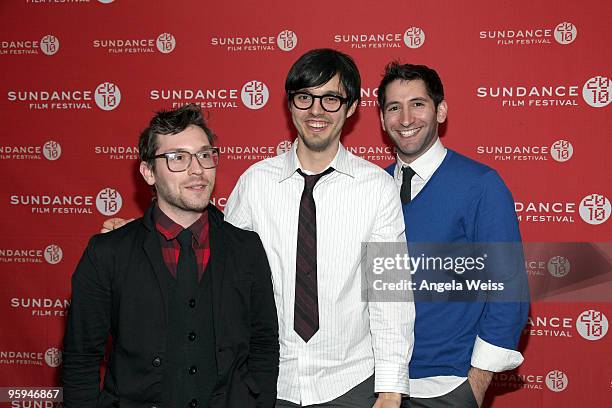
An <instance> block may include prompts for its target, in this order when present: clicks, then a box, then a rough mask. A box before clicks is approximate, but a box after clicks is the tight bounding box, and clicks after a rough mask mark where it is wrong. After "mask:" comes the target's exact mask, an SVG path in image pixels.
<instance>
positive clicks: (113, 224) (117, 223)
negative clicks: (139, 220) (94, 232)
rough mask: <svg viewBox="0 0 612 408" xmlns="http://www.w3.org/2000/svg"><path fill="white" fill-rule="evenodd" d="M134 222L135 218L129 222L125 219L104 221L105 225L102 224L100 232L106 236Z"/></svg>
mask: <svg viewBox="0 0 612 408" xmlns="http://www.w3.org/2000/svg"><path fill="white" fill-rule="evenodd" d="M132 221H134V219H133V218H130V219H129V220H126V219H124V218H109V219H108V220H106V221H104V224H102V229H101V230H100V232H101V233H103V234H104V233H106V232H109V231H112V230H114V229H117V228H120V227H123V226H124V225H125V224H127V223H128V222H132Z"/></svg>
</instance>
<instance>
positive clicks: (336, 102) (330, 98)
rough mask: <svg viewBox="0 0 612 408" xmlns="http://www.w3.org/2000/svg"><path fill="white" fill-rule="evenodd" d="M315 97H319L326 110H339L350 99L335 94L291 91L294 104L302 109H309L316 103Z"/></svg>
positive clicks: (290, 94) (290, 95) (290, 98)
mask: <svg viewBox="0 0 612 408" xmlns="http://www.w3.org/2000/svg"><path fill="white" fill-rule="evenodd" d="M315 99H318V100H319V102H320V103H321V107H322V108H323V109H324V110H325V111H326V112H330V113H332V112H338V111H339V110H340V108H341V107H342V104H344V103H346V102H347V101H348V99H347V98H344V97H342V96H339V95H334V94H325V95H313V94H311V93H308V92H290V93H289V100H291V103H292V104H293V106H295V107H296V108H297V109H300V110H308V109H310V108H311V107H312V105H313V104H314V101H315Z"/></svg>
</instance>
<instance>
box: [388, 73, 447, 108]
mask: <svg viewBox="0 0 612 408" xmlns="http://www.w3.org/2000/svg"><path fill="white" fill-rule="evenodd" d="M397 79H399V80H402V81H412V80H413V79H420V80H422V81H423V82H424V83H425V89H427V95H429V97H430V98H431V99H433V102H434V107H435V108H436V110H437V109H438V105H440V102H442V101H443V100H444V87H443V86H442V81H441V80H440V77H439V76H438V73H437V72H436V71H435V70H433V69H431V68H429V67H427V66H425V65H413V64H400V63H399V62H398V61H392V62H390V63H389V64H387V66H386V67H385V73H384V74H383V78H382V80H381V81H380V85H379V86H378V105H379V108H380V110H381V111H382V110H383V109H384V107H385V102H386V91H387V85H389V84H390V83H391V82H393V81H395V80H397Z"/></svg>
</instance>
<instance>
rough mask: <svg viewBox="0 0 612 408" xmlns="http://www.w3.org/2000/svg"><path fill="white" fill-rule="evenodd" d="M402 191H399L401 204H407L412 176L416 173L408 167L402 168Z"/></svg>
mask: <svg viewBox="0 0 612 408" xmlns="http://www.w3.org/2000/svg"><path fill="white" fill-rule="evenodd" d="M402 173H403V176H402V189H401V190H400V197H401V199H402V204H408V203H409V202H410V194H411V192H410V184H411V183H412V176H414V175H415V174H416V173H415V172H414V170H412V168H411V167H410V166H406V167H402Z"/></svg>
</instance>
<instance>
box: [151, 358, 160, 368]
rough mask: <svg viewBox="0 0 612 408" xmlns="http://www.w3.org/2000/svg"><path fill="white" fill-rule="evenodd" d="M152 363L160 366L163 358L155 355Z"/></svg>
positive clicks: (154, 365)
mask: <svg viewBox="0 0 612 408" xmlns="http://www.w3.org/2000/svg"><path fill="white" fill-rule="evenodd" d="M151 364H152V365H153V367H159V366H160V365H161V358H159V357H158V356H155V358H154V359H153V361H152V362H151Z"/></svg>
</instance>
